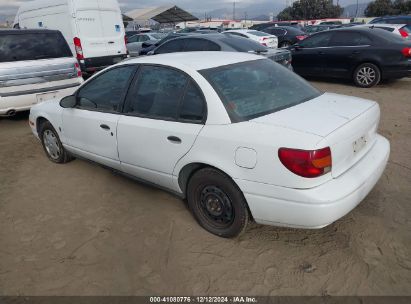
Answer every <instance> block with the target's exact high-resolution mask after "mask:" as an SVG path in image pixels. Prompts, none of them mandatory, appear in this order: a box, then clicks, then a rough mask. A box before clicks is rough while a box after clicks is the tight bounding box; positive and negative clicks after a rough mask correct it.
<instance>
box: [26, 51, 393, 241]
mask: <svg viewBox="0 0 411 304" xmlns="http://www.w3.org/2000/svg"><path fill="white" fill-rule="evenodd" d="M379 119H380V109H379V106H378V104H377V103H375V102H373V101H369V100H365V99H360V98H356V97H348V96H343V95H337V94H331V93H322V92H320V91H318V90H317V89H315V88H314V87H312V86H311V85H310V84H309V83H307V82H306V81H305V80H303V79H302V78H300V77H299V76H297V75H296V74H294V73H293V72H291V71H289V70H287V69H286V68H284V67H282V66H280V65H278V64H276V63H274V62H273V61H272V60H269V59H266V58H264V57H260V56H257V55H251V54H244V53H224V52H201V53H200V52H196V53H174V54H165V55H158V56H149V57H144V58H139V59H132V60H129V61H126V62H123V63H120V64H118V65H115V66H112V67H110V68H108V69H106V70H104V71H102V72H100V73H98V74H97V75H95V76H94V77H92V78H90V79H89V80H88V81H87V82H85V83H84V84H83V85H82V86H81V87H80V88H79V89H78V90H77V92H76V93H75V94H74V95H73V96H68V97H65V98H63V99H62V100H61V101H60V100H54V101H47V102H43V103H41V104H38V105H36V106H35V107H33V108H32V109H31V113H30V125H31V128H32V131H33V133H34V135H35V136H37V137H38V138H39V139H40V141H41V142H42V144H43V147H44V150H45V152H46V154H47V156H48V158H49V159H50V160H51V161H53V162H55V163H65V162H68V161H69V160H71V159H72V158H73V157H76V156H78V157H81V158H86V159H89V160H92V161H94V162H96V163H99V164H102V165H104V166H107V167H110V168H112V169H114V170H116V171H119V172H122V173H124V174H126V175H127V176H131V177H134V178H136V179H138V180H141V181H144V182H147V183H150V184H154V185H157V186H158V187H160V188H162V189H166V190H168V191H171V192H174V193H176V194H178V195H179V196H181V197H182V198H186V199H187V201H188V206H189V208H190V210H191V211H192V213H193V215H194V217H195V218H196V219H197V221H198V222H199V224H200V225H201V226H202V227H204V228H205V229H206V230H208V231H209V232H211V233H214V234H216V235H219V236H222V237H234V236H236V235H238V234H240V233H241V232H242V231H244V230H245V228H246V226H247V223H248V222H249V221H250V220H251V219H253V220H254V221H255V222H257V223H261V224H268V225H277V226H287V227H300V228H322V227H324V226H327V225H329V224H331V223H333V222H334V221H336V220H338V219H339V218H341V217H342V216H344V215H345V214H347V213H348V212H350V211H351V210H352V209H353V208H355V207H356V206H357V205H358V204H359V203H360V202H361V201H362V200H363V199H364V198H365V197H366V196H367V194H368V193H369V192H370V191H371V189H372V188H373V187H374V185H375V184H376V183H377V181H378V179H379V178H380V176H381V174H382V173H383V171H384V168H385V166H386V163H387V160H388V156H389V151H390V145H389V142H388V141H387V140H386V139H385V138H384V137H382V136H381V135H378V134H377V128H378V124H379ZM119 199H120V197H119Z"/></svg>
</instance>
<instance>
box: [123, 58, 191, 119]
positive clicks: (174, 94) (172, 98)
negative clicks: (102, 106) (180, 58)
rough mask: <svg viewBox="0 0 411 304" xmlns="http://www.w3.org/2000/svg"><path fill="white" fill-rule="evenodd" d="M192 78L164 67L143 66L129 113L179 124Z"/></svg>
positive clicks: (132, 93) (129, 104)
mask: <svg viewBox="0 0 411 304" xmlns="http://www.w3.org/2000/svg"><path fill="white" fill-rule="evenodd" d="M187 81H188V77H187V76H186V75H185V74H183V73H181V72H179V71H177V70H174V69H170V68H166V67H162V66H143V67H142V68H141V69H140V71H139V76H138V79H137V80H136V81H135V83H134V85H133V86H132V87H131V89H130V91H129V93H128V95H127V106H126V109H125V112H126V113H128V114H132V115H137V116H143V117H147V118H153V119H165V120H176V119H177V114H178V108H179V104H180V100H181V98H182V97H183V95H184V93H185V88H186V85H187Z"/></svg>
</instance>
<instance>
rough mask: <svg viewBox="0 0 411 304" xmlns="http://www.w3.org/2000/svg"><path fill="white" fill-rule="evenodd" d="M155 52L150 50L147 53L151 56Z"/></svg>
mask: <svg viewBox="0 0 411 304" xmlns="http://www.w3.org/2000/svg"><path fill="white" fill-rule="evenodd" d="M154 54H155V53H154V51H150V52H148V53H147V55H149V56H151V55H154Z"/></svg>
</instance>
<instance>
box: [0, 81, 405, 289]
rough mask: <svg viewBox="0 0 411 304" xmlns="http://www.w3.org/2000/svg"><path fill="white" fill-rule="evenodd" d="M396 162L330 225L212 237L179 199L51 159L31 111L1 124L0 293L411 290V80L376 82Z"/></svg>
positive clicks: (347, 89)
mask: <svg viewBox="0 0 411 304" xmlns="http://www.w3.org/2000/svg"><path fill="white" fill-rule="evenodd" d="M312 83H313V84H314V85H316V86H317V87H319V88H320V89H322V90H324V91H329V92H337V93H342V94H347V95H354V96H360V97H364V98H369V99H373V100H376V101H378V102H379V104H380V105H381V109H382V119H381V125H380V133H382V134H383V135H384V136H386V137H387V138H389V140H390V141H391V145H392V154H391V158H390V162H389V165H388V167H387V169H386V171H385V173H384V175H383V177H382V178H381V180H380V181H379V183H378V184H377V186H376V187H375V189H374V190H373V191H372V192H371V193H370V195H369V196H368V197H367V198H366V199H365V200H364V201H363V202H362V203H361V204H360V206H359V207H357V208H356V209H355V210H354V211H352V212H351V213H350V214H348V215H347V216H345V217H344V218H342V219H341V220H339V221H337V222H336V223H334V224H333V225H331V226H329V227H327V228H324V229H322V230H295V229H284V228H276V227H268V226H260V225H256V224H253V225H251V227H250V228H249V229H248V231H247V232H246V233H245V234H244V235H243V236H242V237H240V238H238V239H235V240H226V239H221V238H218V237H215V236H213V235H211V234H209V233H207V232H206V231H204V230H203V229H201V228H200V227H199V225H197V223H196V222H195V221H194V219H193V217H192V216H191V215H190V213H189V211H188V210H187V208H186V206H185V205H184V203H183V202H182V201H181V200H179V199H178V198H176V197H174V196H172V195H170V194H168V193H166V192H163V191H161V190H157V189H153V188H151V187H148V186H145V185H141V184H139V183H136V182H134V181H132V180H129V179H127V178H125V177H122V176H119V175H117V174H114V173H112V172H111V171H109V170H106V169H103V168H100V167H98V166H96V165H93V164H90V163H87V162H85V161H80V160H76V161H74V162H71V163H69V164H67V165H54V164H52V163H51V162H50V161H48V160H47V159H46V157H45V155H44V154H43V151H42V148H41V146H40V144H39V142H37V141H36V139H35V138H34V137H33V136H32V135H31V133H30V130H29V127H28V123H27V114H24V115H19V116H18V117H16V118H13V119H0V295H199V294H201V295H238V294H242V295H327V294H329V295H411V79H407V80H401V81H396V82H391V83H386V84H383V85H380V86H378V87H376V88H372V89H359V88H355V87H353V86H351V84H338V83H334V82H331V83H330V82H327V83H325V82H320V81H316V80H313V81H312Z"/></svg>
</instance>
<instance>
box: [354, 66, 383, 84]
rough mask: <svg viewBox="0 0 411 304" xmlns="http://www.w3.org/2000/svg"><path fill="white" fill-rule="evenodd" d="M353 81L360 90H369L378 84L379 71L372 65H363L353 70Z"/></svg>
mask: <svg viewBox="0 0 411 304" xmlns="http://www.w3.org/2000/svg"><path fill="white" fill-rule="evenodd" d="M353 80H354V83H355V85H356V86H358V87H360V88H371V87H373V86H376V85H377V84H379V83H380V81H381V71H380V69H379V68H378V67H377V66H376V65H375V64H373V63H363V64H360V65H359V66H358V67H357V68H356V69H355V71H354V74H353Z"/></svg>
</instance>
